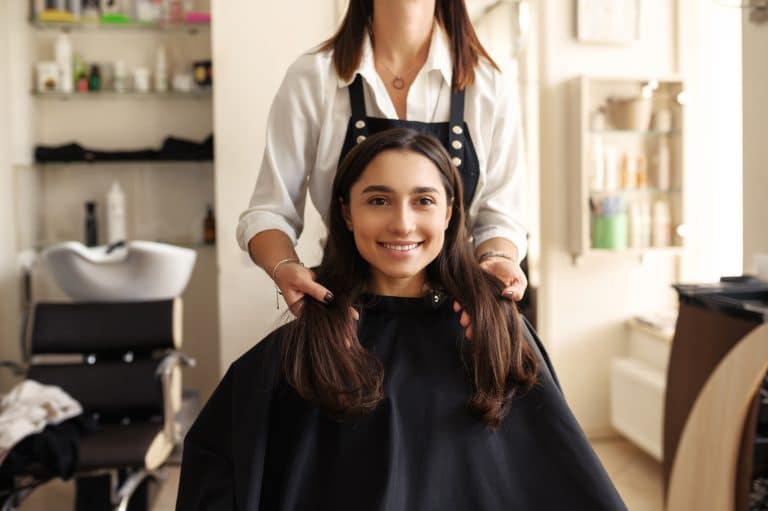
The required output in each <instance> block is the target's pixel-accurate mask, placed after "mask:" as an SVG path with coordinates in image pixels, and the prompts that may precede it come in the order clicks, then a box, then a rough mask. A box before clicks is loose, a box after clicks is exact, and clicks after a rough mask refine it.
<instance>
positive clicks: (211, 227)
mask: <svg viewBox="0 0 768 511" xmlns="http://www.w3.org/2000/svg"><path fill="white" fill-rule="evenodd" d="M203 242H204V243H205V244H206V245H213V244H214V243H216V219H215V218H214V217H213V208H212V207H211V206H210V205H208V211H207V212H206V214H205V220H203Z"/></svg>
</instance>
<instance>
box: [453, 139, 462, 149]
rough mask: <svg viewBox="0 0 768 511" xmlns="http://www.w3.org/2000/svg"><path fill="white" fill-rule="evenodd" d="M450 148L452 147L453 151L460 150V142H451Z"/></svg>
mask: <svg viewBox="0 0 768 511" xmlns="http://www.w3.org/2000/svg"><path fill="white" fill-rule="evenodd" d="M451 147H453V148H454V149H461V142H459V141H458V140H454V141H453V142H451Z"/></svg>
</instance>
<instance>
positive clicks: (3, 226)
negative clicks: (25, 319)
mask: <svg viewBox="0 0 768 511" xmlns="http://www.w3.org/2000/svg"><path fill="white" fill-rule="evenodd" d="M7 7H8V6H7V3H6V2H1V3H0V76H9V74H10V73H9V71H10V61H11V56H10V39H11V38H10V35H9V33H10V31H9V29H8V27H7V26H6V25H7V23H8V12H7V10H8V9H7ZM10 97H11V96H10V92H9V87H8V80H5V79H3V80H0V360H4V359H17V357H18V329H19V313H18V307H19V285H18V283H19V281H18V272H17V271H16V235H15V231H14V225H15V222H14V210H13V205H14V200H13V167H12V165H11V144H12V142H11V139H12V136H11V135H12V129H11V114H10V112H11V101H10ZM6 378H7V373H6V372H3V373H0V389H2V388H4V386H5V382H6V381H7V379H6Z"/></svg>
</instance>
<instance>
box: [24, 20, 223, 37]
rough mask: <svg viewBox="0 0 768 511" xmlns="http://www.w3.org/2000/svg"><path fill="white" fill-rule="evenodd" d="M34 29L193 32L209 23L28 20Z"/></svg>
mask: <svg viewBox="0 0 768 511" xmlns="http://www.w3.org/2000/svg"><path fill="white" fill-rule="evenodd" d="M30 24H31V25H32V27H34V28H35V29H36V30H54V31H65V32H69V31H79V30H89V31H94V30H118V31H119V30H152V31H161V32H188V33H190V34H195V33H197V32H201V31H210V28H211V26H210V23H144V22H139V21H131V22H125V23H102V22H99V21H39V20H30Z"/></svg>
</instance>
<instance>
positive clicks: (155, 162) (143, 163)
mask: <svg viewBox="0 0 768 511" xmlns="http://www.w3.org/2000/svg"><path fill="white" fill-rule="evenodd" d="M33 165H34V166H36V167H74V166H80V167H100V166H109V167H120V166H125V167H128V166H133V167H135V166H147V165H151V166H161V165H167V166H172V165H213V160H98V161H85V160H78V161H36V162H34V163H33Z"/></svg>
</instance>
